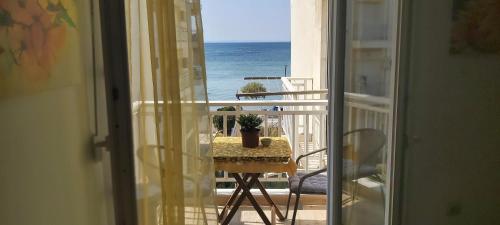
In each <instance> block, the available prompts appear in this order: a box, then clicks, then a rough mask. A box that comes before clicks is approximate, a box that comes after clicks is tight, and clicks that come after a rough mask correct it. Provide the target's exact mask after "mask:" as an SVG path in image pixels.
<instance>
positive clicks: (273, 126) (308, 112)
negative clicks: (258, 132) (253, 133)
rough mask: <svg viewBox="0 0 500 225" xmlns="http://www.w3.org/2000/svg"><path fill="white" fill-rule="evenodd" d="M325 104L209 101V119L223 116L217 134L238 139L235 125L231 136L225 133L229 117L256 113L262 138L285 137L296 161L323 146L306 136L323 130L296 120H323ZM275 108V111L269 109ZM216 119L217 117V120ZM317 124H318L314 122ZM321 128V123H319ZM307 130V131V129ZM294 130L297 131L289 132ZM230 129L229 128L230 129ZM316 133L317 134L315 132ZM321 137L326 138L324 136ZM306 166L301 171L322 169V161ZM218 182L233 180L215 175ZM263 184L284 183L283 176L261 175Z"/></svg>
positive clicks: (222, 175)
mask: <svg viewBox="0 0 500 225" xmlns="http://www.w3.org/2000/svg"><path fill="white" fill-rule="evenodd" d="M327 105H328V101H327V100H255V101H211V102H209V107H210V109H211V110H210V116H211V118H212V119H211V120H212V121H213V118H214V117H215V116H220V117H222V122H223V126H222V127H223V129H222V131H221V132H220V134H219V135H222V136H239V132H237V131H238V130H239V129H238V125H236V126H235V129H234V130H233V132H232V133H229V132H227V131H228V118H229V117H231V116H238V115H240V114H256V115H259V116H260V117H261V118H262V119H263V121H264V122H263V124H262V127H263V131H262V132H263V133H262V135H264V136H284V137H286V138H288V140H289V143H290V145H291V146H290V147H291V149H292V157H293V159H295V157H296V156H298V155H300V154H303V153H305V152H307V151H305V150H307V149H309V151H311V150H312V149H318V148H321V147H324V146H325V145H324V143H323V144H322V143H319V142H318V143H315V142H312V141H311V139H310V138H309V140H308V139H307V138H306V137H313V136H317V135H320V134H321V133H325V132H326V127H324V128H325V129H323V132H321V131H320V130H321V129H322V128H320V127H314V125H313V123H311V125H308V123H306V124H300V123H299V122H298V120H299V118H304V119H303V120H304V121H306V122H307V121H312V120H313V118H322V119H323V120H324V121H326V115H327V110H326V106H327ZM227 106H233V107H235V109H236V111H216V109H217V108H219V107H227ZM273 107H276V109H277V110H272V108H273ZM220 117H219V118H220ZM316 124H319V123H316ZM321 125H322V126H324V123H322V124H321ZM305 127H309V128H310V129H306V128H305ZM292 128H297V129H292ZM212 129H213V131H214V132H218V131H217V129H216V128H215V126H212ZM229 130H230V129H229ZM314 132H316V133H314ZM323 138H326V136H325V137H323ZM304 165H305V166H304V167H302V168H299V169H300V170H305V171H308V170H310V169H318V168H319V167H321V166H323V165H324V164H323V160H320V159H319V158H318V159H314V158H313V157H311V158H310V159H307V160H306V162H305V164H304ZM218 175H219V176H218V177H217V182H234V180H233V179H231V178H230V177H229V175H228V174H227V173H226V172H223V171H220V172H218ZM261 180H262V181H264V182H279V181H287V178H286V176H285V175H284V174H275V173H269V174H264V177H263V178H262V179H261Z"/></svg>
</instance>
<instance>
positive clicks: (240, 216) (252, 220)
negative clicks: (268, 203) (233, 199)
mask: <svg viewBox="0 0 500 225" xmlns="http://www.w3.org/2000/svg"><path fill="white" fill-rule="evenodd" d="M281 211H282V212H283V213H285V209H284V208H283V209H281ZM264 212H265V213H266V215H267V217H268V218H269V219H270V218H271V210H270V208H269V207H265V208H264ZM292 212H293V211H292V210H290V215H289V219H288V220H285V221H278V220H276V224H290V218H291V213H292ZM261 224H264V223H263V222H262V219H261V218H260V217H259V215H258V214H257V212H255V210H254V209H253V208H252V207H251V206H244V207H241V208H240V210H238V212H237V213H236V214H235V216H234V217H233V219H232V220H231V223H230V225H261ZM295 224H297V225H321V224H326V209H325V207H324V206H307V207H304V209H303V210H299V211H298V212H297V219H296V223H295Z"/></svg>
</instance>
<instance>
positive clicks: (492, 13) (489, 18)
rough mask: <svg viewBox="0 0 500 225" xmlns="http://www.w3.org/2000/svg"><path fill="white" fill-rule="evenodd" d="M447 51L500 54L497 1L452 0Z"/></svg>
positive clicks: (499, 7)
mask: <svg viewBox="0 0 500 225" xmlns="http://www.w3.org/2000/svg"><path fill="white" fill-rule="evenodd" d="M453 4H454V5H453V21H454V23H453V28H452V36H451V47H450V52H451V53H452V54H460V53H465V52H479V53H489V54H500V1H499V0H454V2H453Z"/></svg>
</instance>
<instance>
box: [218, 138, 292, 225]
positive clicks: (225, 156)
mask: <svg viewBox="0 0 500 225" xmlns="http://www.w3.org/2000/svg"><path fill="white" fill-rule="evenodd" d="M271 139H272V140H273V141H272V143H271V146H269V147H263V146H259V147H257V148H244V147H243V146H242V145H241V137H217V138H215V140H214V143H213V158H214V164H215V170H217V171H219V170H224V171H227V172H228V173H230V174H231V175H232V176H233V177H234V179H235V180H236V182H237V183H238V186H237V187H236V189H235V190H234V192H233V194H232V195H231V197H230V198H229V200H228V201H227V203H226V205H225V206H224V208H223V209H222V212H221V216H220V217H219V222H220V223H221V224H222V225H227V224H229V222H230V221H231V219H232V218H233V216H234V215H235V214H236V211H238V208H239V207H240V205H241V203H243V201H244V200H245V198H248V200H249V201H250V203H251V204H252V206H253V207H254V208H255V210H256V211H257V213H258V214H259V216H260V218H262V220H263V221H264V223H265V224H268V225H270V224H271V222H270V221H269V219H268V218H267V216H266V215H265V214H264V212H263V211H262V208H261V207H260V205H259V204H258V203H257V201H256V200H255V197H254V196H253V195H252V193H250V189H251V188H252V187H253V186H254V185H256V186H257V187H258V188H259V190H260V192H261V193H262V196H263V197H264V198H265V199H266V201H267V202H268V203H269V205H270V206H271V208H272V209H273V210H274V212H275V213H276V215H277V216H278V218H279V219H280V220H284V219H285V217H284V216H283V214H282V213H281V211H280V210H279V209H278V207H277V206H276V204H274V202H273V200H272V199H271V197H270V196H269V194H268V193H267V191H266V189H265V188H264V186H263V185H262V184H261V183H260V181H259V176H260V175H261V174H262V173H272V172H274V173H284V172H286V173H288V174H289V175H295V173H296V171H297V165H296V164H295V162H294V161H293V160H292V159H291V154H292V151H291V149H290V144H289V143H288V140H287V139H286V138H283V137H271ZM240 173H242V174H243V177H242V176H241V175H240ZM240 192H241V194H240ZM227 210H229V213H228V214H227V216H225V217H224V215H225V214H226V212H227Z"/></svg>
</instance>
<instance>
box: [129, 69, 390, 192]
mask: <svg viewBox="0 0 500 225" xmlns="http://www.w3.org/2000/svg"><path fill="white" fill-rule="evenodd" d="M312 85H313V83H312V79H310V78H289V77H287V78H282V88H283V91H309V90H312V87H313V86H312ZM345 96H346V98H345V101H346V102H345V109H344V110H345V113H344V115H345V117H346V120H345V122H344V130H346V131H348V130H354V129H359V128H375V129H380V130H383V131H384V132H385V133H386V134H387V135H390V119H391V118H390V117H389V115H390V113H389V112H390V111H391V110H392V107H391V105H392V103H391V102H390V101H389V100H388V98H383V97H375V96H370V95H363V94H355V93H345ZM140 105H141V106H142V105H146V106H152V102H149V101H146V102H137V103H135V104H134V107H133V108H134V112H138V111H139V110H138V109H139V108H140ZM327 105H328V100H327V99H326V95H325V94H307V95H305V94H290V95H284V96H283V100H245V101H210V102H209V107H210V112H209V113H210V118H211V120H210V121H213V118H214V116H221V117H222V121H223V129H222V132H221V133H220V134H219V135H223V136H229V135H234V136H238V135H239V132H238V131H239V129H238V127H237V125H236V127H235V128H236V129H233V132H230V133H228V132H227V131H228V129H227V128H228V118H229V117H231V116H238V115H240V114H257V115H259V116H260V117H262V118H263V120H264V123H263V124H262V126H263V128H264V129H263V133H262V135H264V136H284V137H286V138H288V140H289V143H290V146H291V148H292V157H293V159H295V158H296V157H297V156H298V155H301V154H305V153H307V152H310V151H313V150H316V149H320V148H323V147H326V132H327V127H326V124H327V123H326V120H327ZM227 106H233V107H235V108H236V110H237V111H216V109H217V108H220V107H227ZM273 107H277V109H278V110H276V111H273V110H271V109H272V108H273ZM145 113H147V114H148V115H149V116H154V113H153V111H152V110H145ZM134 115H135V116H134V117H136V116H137V117H138V116H139V114H138V113H134ZM212 131H213V132H214V133H216V132H217V129H216V128H215V127H214V125H213V124H212ZM382 152H384V153H385V151H382ZM384 157H385V155H384ZM325 163H326V156H325V155H318V156H316V157H308V158H306V159H305V160H304V163H303V165H301V167H300V168H298V169H299V170H301V171H304V172H308V171H311V170H316V169H319V168H322V167H323V166H325ZM217 174H218V175H219V176H218V177H217V182H234V180H233V179H232V178H230V177H229V176H228V174H227V173H224V172H218V173H217ZM262 180H263V181H267V182H284V181H286V180H287V178H286V176H285V175H284V174H272V173H270V174H265V175H264V177H263V178H262Z"/></svg>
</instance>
